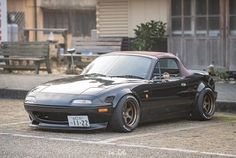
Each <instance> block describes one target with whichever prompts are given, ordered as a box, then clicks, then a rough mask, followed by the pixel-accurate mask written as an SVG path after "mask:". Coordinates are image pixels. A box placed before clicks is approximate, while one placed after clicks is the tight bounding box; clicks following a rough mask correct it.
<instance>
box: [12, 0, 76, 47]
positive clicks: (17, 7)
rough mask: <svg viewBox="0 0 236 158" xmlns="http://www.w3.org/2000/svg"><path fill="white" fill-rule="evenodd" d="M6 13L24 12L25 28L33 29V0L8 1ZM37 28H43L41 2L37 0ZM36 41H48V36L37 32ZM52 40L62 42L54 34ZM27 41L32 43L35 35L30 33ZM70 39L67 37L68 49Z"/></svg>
mask: <svg viewBox="0 0 236 158" xmlns="http://www.w3.org/2000/svg"><path fill="white" fill-rule="evenodd" d="M7 9H8V10H7V11H8V12H24V15H25V28H35V24H34V0H8V1H7ZM37 28H43V12H42V8H41V2H40V1H38V0H37ZM37 36H38V39H37V40H38V41H46V40H48V34H43V32H38V33H37ZM54 39H55V40H57V41H58V42H59V43H62V42H64V41H63V37H62V35H60V34H54ZM29 40H30V41H34V40H36V39H35V33H34V32H30V35H29ZM71 40H72V37H71V35H68V47H71V45H72V41H71Z"/></svg>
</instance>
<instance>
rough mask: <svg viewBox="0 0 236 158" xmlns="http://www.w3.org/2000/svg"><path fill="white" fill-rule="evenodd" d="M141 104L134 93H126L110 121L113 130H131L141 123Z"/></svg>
mask: <svg viewBox="0 0 236 158" xmlns="http://www.w3.org/2000/svg"><path fill="white" fill-rule="evenodd" d="M139 120H140V106H139V102H138V100H137V99H136V98H135V97H134V96H132V95H126V96H124V97H123V98H121V100H120V101H119V103H118V105H117V106H116V109H115V110H114V113H113V115H112V118H111V120H110V122H109V124H110V127H111V128H112V130H114V131H117V132H131V131H133V130H134V129H135V128H136V127H137V126H138V123H139Z"/></svg>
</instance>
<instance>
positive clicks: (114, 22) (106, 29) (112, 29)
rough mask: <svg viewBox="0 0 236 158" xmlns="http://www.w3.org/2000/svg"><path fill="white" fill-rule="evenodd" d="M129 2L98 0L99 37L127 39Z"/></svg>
mask: <svg viewBox="0 0 236 158" xmlns="http://www.w3.org/2000/svg"><path fill="white" fill-rule="evenodd" d="M128 4H129V3H128V0H98V2H97V7H96V14H97V26H96V27H97V33H98V36H99V37H127V35H128Z"/></svg>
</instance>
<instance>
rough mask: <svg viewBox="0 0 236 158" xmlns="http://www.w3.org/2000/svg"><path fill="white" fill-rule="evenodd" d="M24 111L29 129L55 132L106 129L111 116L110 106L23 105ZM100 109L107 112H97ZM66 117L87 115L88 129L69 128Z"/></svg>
mask: <svg viewBox="0 0 236 158" xmlns="http://www.w3.org/2000/svg"><path fill="white" fill-rule="evenodd" d="M24 106H25V109H26V111H27V112H28V113H29V116H30V119H31V125H30V126H31V127H33V128H39V129H57V130H60V129H61V130H95V129H102V128H106V127H107V125H108V122H109V120H110V118H111V116H112V113H113V108H112V106H96V107H94V106H93V107H91V106H90V107H77V106H76V107H75V106H51V105H50V106H49V105H34V104H25V105H24ZM100 108H107V109H108V112H104V113H101V112H98V109H100ZM68 115H87V116H88V119H89V122H90V127H70V126H69V124H68V120H67V116H68Z"/></svg>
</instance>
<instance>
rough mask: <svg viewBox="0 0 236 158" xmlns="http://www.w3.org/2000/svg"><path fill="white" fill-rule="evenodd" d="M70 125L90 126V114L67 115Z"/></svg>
mask: <svg viewBox="0 0 236 158" xmlns="http://www.w3.org/2000/svg"><path fill="white" fill-rule="evenodd" d="M67 118H68V123H69V126H70V127H90V124H89V120H88V116H86V115H85V116H67Z"/></svg>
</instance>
